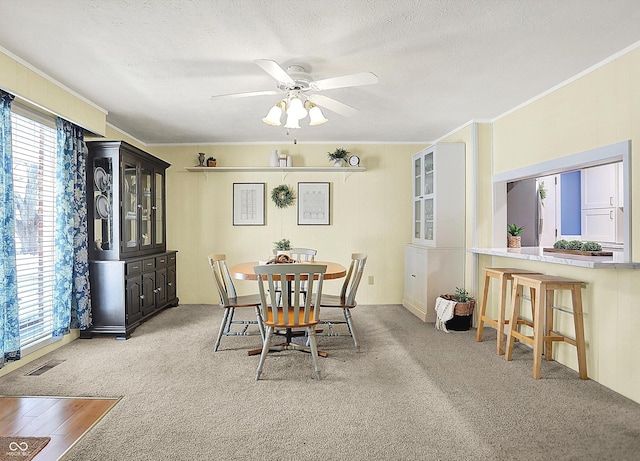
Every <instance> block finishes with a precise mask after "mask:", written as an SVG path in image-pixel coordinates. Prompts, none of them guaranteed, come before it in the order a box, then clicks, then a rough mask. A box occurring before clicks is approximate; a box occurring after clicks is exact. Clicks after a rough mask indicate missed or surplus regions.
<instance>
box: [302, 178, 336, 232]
mask: <svg viewBox="0 0 640 461" xmlns="http://www.w3.org/2000/svg"><path fill="white" fill-rule="evenodd" d="M329 198H330V195H329V183H328V182H299V183H298V225H300V226H309V225H311V226H313V225H316V226H328V225H329V224H330V216H329V214H330V209H331V208H330V206H329Z"/></svg>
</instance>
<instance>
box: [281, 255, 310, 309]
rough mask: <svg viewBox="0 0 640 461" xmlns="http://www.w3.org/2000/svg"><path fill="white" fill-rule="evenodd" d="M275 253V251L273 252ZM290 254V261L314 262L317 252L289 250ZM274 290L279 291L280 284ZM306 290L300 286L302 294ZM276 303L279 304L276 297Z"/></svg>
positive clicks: (303, 285)
mask: <svg viewBox="0 0 640 461" xmlns="http://www.w3.org/2000/svg"><path fill="white" fill-rule="evenodd" d="M274 253H275V250H274ZM289 253H290V254H291V259H293V260H294V261H295V262H297V263H304V262H314V261H315V260H316V255H317V254H318V250H314V249H313V248H291V250H289ZM276 288H277V289H278V290H280V284H279V283H277V284H276ZM306 291H307V289H306V287H305V284H304V283H303V284H302V292H303V293H306ZM278 303H280V297H279V296H278Z"/></svg>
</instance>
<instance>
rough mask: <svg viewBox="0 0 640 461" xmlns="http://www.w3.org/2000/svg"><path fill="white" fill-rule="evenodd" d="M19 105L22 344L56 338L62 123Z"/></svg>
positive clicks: (16, 167) (15, 133) (15, 129)
mask: <svg viewBox="0 0 640 461" xmlns="http://www.w3.org/2000/svg"><path fill="white" fill-rule="evenodd" d="M16 106H17V105H16V104H14V105H13V108H12V114H11V143H12V158H13V187H14V203H15V205H14V206H15V226H16V227H15V243H16V266H17V284H18V305H19V321H20V348H21V350H22V351H23V353H24V351H25V349H26V348H28V347H29V346H33V345H34V344H35V343H37V342H40V341H42V340H44V339H48V338H50V337H51V333H52V324H53V284H54V228H55V173H56V171H55V168H56V127H55V122H54V121H53V120H50V119H47V118H46V117H43V116H42V115H39V114H35V113H32V112H31V111H29V110H27V109H24V108H22V107H19V106H18V107H16Z"/></svg>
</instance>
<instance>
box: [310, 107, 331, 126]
mask: <svg viewBox="0 0 640 461" xmlns="http://www.w3.org/2000/svg"><path fill="white" fill-rule="evenodd" d="M328 121H329V120H327V118H326V117H325V116H324V114H323V113H322V111H321V110H320V108H319V107H318V106H315V105H314V106H312V107H311V109H309V125H311V126H314V125H322V124H323V123H326V122H328Z"/></svg>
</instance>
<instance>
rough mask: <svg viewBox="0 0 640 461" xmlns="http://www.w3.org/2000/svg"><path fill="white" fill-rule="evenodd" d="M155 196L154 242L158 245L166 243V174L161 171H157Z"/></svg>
mask: <svg viewBox="0 0 640 461" xmlns="http://www.w3.org/2000/svg"><path fill="white" fill-rule="evenodd" d="M154 198H155V204H154V206H153V213H154V216H155V218H154V221H155V227H154V235H155V240H154V242H153V243H154V245H156V246H162V245H163V244H164V175H163V174H162V173H159V172H156V180H155V194H154Z"/></svg>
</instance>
